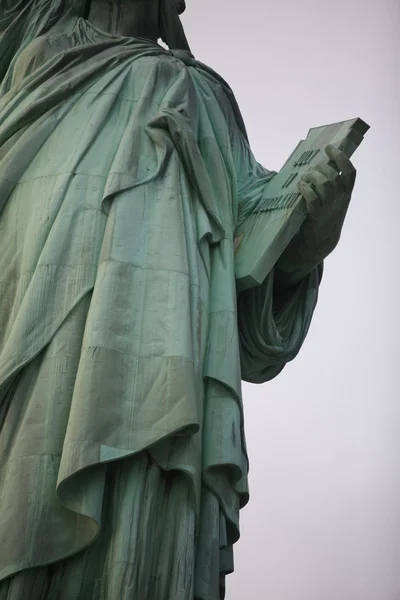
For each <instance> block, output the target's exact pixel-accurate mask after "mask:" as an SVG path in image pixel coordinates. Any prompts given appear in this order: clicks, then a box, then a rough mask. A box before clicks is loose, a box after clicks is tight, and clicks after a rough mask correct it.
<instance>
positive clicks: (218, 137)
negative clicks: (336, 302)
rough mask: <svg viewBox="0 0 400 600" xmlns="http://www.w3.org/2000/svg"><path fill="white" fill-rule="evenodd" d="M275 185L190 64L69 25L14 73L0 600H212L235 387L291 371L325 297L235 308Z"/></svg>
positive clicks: (225, 558) (237, 456)
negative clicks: (239, 241) (258, 213)
mask: <svg viewBox="0 0 400 600" xmlns="http://www.w3.org/2000/svg"><path fill="white" fill-rule="evenodd" d="M271 177H273V173H271V172H269V171H268V170H266V169H264V168H263V167H262V166H260V165H259V164H258V163H257V162H256V161H255V159H254V157H253V155H252V153H251V151H250V149H249V145H248V142H247V139H246V134H245V131H244V127H243V124H242V121H241V117H240V113H239V110H238V108H237V105H236V103H235V101H234V97H233V95H232V92H231V91H230V89H229V88H228V86H227V85H226V84H225V83H224V82H223V80H222V79H220V78H219V77H218V76H217V75H216V74H215V73H213V72H212V71H211V70H210V69H208V68H207V67H205V66H204V65H201V64H199V63H197V62H196V61H194V60H193V59H192V58H190V57H189V56H187V55H186V54H183V53H179V52H170V51H168V50H165V49H163V48H162V47H160V46H158V45H157V44H154V43H151V42H147V41H145V40H138V39H137V40H134V39H129V38H113V37H112V36H110V35H107V34H105V33H103V32H101V31H98V30H96V29H95V28H93V27H92V26H91V25H89V24H88V23H87V22H86V21H84V20H83V19H81V18H77V17H73V16H68V15H67V16H66V17H64V18H63V19H62V20H61V21H59V22H58V23H57V24H56V25H55V26H54V27H53V29H51V30H50V31H48V32H47V33H46V35H43V36H40V37H35V36H34V35H32V40H31V41H30V42H29V44H28V45H26V47H25V48H24V49H23V50H22V52H16V53H15V57H14V60H13V61H12V62H11V63H10V65H9V66H8V67H7V71H6V72H5V74H4V76H3V84H2V88H1V95H0V210H1V213H0V578H1V580H2V581H1V582H0V600H5V599H8V598H12V599H13V600H19V599H21V600H22V599H24V600H25V598H28V597H29V598H32V600H45V599H46V600H53V599H55V598H57V599H61V600H73V599H78V598H82V599H83V598H84V599H85V600H99V599H100V598H101V599H102V600H103V599H107V600H114V599H116V598H118V600H124V599H125V598H126V599H128V598H132V599H133V598H134V599H135V600H136V599H139V600H142V599H143V600H145V599H151V600H161V599H167V598H168V600H189V599H191V598H196V599H199V600H200V599H201V600H218V599H219V598H222V597H223V596H224V580H225V575H226V574H227V573H229V572H231V571H232V570H233V559H232V546H233V544H234V543H235V542H236V541H237V539H238V537H239V509H240V508H241V507H242V506H244V505H245V504H246V502H247V500H248V483H247V472H248V459H247V455H246V446H245V437H244V429H243V427H244V424H243V410H242V395H241V379H244V380H247V381H251V382H255V383H261V382H265V381H267V380H269V379H271V378H272V377H274V376H275V375H277V374H278V373H279V372H280V371H281V370H282V369H283V367H284V366H285V364H286V363H287V362H288V361H290V360H292V359H293V358H294V357H295V356H296V354H297V353H298V351H299V349H300V347H301V345H302V343H303V341H304V338H305V336H306V333H307V331H308V328H309V325H310V321H311V317H312V314H313V310H314V308H315V304H316V301H317V291H318V285H319V282H320V277H321V269H319V268H316V269H314V270H313V271H312V272H311V273H310V274H309V276H308V277H306V278H304V279H303V280H302V281H301V282H300V283H299V284H298V285H297V286H295V287H294V288H293V289H291V290H290V291H288V292H287V293H286V294H277V293H275V292H274V274H273V272H272V273H271V274H270V275H269V277H268V278H267V279H266V280H265V282H264V283H263V285H261V286H259V287H257V288H254V289H252V290H248V291H246V292H244V293H242V294H241V295H240V297H239V298H238V297H237V293H236V288H235V274H234V232H235V229H236V227H237V225H238V223H240V222H241V221H242V220H243V219H245V218H246V217H247V216H248V215H249V214H251V212H252V210H254V209H255V208H256V206H257V203H259V202H261V201H262V200H263V196H264V194H265V190H266V188H267V186H268V182H269V181H270V179H271ZM267 241H268V240H266V243H267ZM266 501H267V500H266ZM256 551H262V550H261V549H257V550H256Z"/></svg>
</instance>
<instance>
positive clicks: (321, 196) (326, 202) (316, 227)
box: [298, 145, 356, 262]
mask: <svg viewBox="0 0 400 600" xmlns="http://www.w3.org/2000/svg"><path fill="white" fill-rule="evenodd" d="M325 152H326V154H327V155H328V157H329V158H330V163H331V165H333V166H330V165H328V164H326V163H325V164H324V163H320V164H319V165H317V166H315V167H314V168H313V169H311V170H310V171H309V172H308V173H307V174H306V175H303V177H302V178H301V180H300V182H299V184H298V189H299V191H300V193H301V194H302V195H303V196H304V198H305V199H306V202H307V210H308V217H307V219H306V220H305V222H304V224H303V226H302V236H301V238H302V240H303V243H305V244H306V245H307V247H308V250H309V252H308V254H309V253H311V254H314V255H315V260H316V261H317V260H318V262H320V261H321V260H323V259H324V258H326V257H327V256H328V254H330V253H331V252H332V250H333V249H334V248H335V247H336V245H337V243H338V241H339V238H340V234H341V231H342V227H343V222H344V219H345V216H346V213H347V209H348V207H349V203H350V199H351V194H352V192H353V188H354V183H355V180H356V169H355V168H354V166H353V164H352V163H351V161H350V160H349V158H347V156H346V155H345V154H344V152H342V151H341V150H338V149H337V148H335V147H334V146H331V145H329V146H327V147H326V149H325ZM311 254H310V258H311Z"/></svg>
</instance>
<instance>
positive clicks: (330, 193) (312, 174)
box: [301, 169, 335, 208]
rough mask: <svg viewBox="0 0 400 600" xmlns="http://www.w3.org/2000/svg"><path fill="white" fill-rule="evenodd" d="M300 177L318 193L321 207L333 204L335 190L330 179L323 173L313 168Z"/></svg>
mask: <svg viewBox="0 0 400 600" xmlns="http://www.w3.org/2000/svg"><path fill="white" fill-rule="evenodd" d="M301 179H302V180H303V181H305V182H306V183H308V184H309V185H311V186H312V187H313V189H314V191H315V192H316V194H317V195H318V198H319V204H320V207H321V208H324V207H325V206H328V205H332V204H333V202H334V201H335V190H334V187H333V185H332V183H331V181H329V179H327V177H326V176H325V175H323V174H322V173H321V172H319V171H316V170H315V169H311V170H310V171H308V173H306V174H305V175H303V176H302V178H301Z"/></svg>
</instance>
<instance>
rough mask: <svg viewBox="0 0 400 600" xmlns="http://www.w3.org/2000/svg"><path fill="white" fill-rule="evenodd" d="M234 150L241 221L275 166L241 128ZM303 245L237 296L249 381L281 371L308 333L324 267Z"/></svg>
mask: <svg viewBox="0 0 400 600" xmlns="http://www.w3.org/2000/svg"><path fill="white" fill-rule="evenodd" d="M232 150H233V155H234V163H235V166H236V170H237V193H238V223H239V224H240V223H241V222H243V221H244V220H245V219H247V218H248V217H250V216H251V214H252V212H253V211H254V210H256V209H257V206H258V204H259V203H260V202H261V201H262V199H263V198H265V197H267V196H268V194H267V193H266V186H268V183H269V182H270V181H271V179H272V177H273V176H274V172H271V171H268V170H267V169H265V168H264V167H262V166H261V165H260V164H259V163H257V161H256V160H255V158H254V156H253V154H252V152H251V149H250V147H249V144H248V143H247V141H246V140H245V138H244V136H243V135H242V134H241V132H240V130H239V129H238V130H237V131H236V132H235V133H234V143H233V146H232ZM266 243H268V242H267V240H266ZM298 247H299V243H294V244H293V251H294V254H295V258H296V260H293V258H292V255H291V254H290V253H289V254H288V255H285V253H283V255H282V256H281V258H280V259H278V261H277V263H276V265H275V266H274V269H273V270H272V272H271V273H270V274H269V275H268V277H267V278H266V279H265V280H264V282H263V283H262V284H261V285H258V286H256V287H254V288H251V289H247V290H245V291H244V292H241V293H240V295H239V296H238V302H237V307H238V325H239V340H240V357H241V374H242V379H244V380H245V381H249V382H251V383H263V382H265V381H268V380H270V379H272V378H273V377H275V376H276V375H278V374H279V373H280V372H281V371H282V369H283V368H284V367H285V365H286V364H287V363H288V362H289V361H291V360H293V359H294V358H295V356H297V354H298V352H299V351H300V349H301V346H302V344H303V342H304V340H305V338H306V335H307V333H308V329H309V326H310V324H311V319H312V316H313V313H314V309H315V306H316V303H317V298H318V288H319V284H320V281H321V277H322V270H323V267H322V261H319V260H318V257H316V256H312V257H311V258H310V256H309V255H307V254H306V253H303V254H302V255H299V254H298V253H297V249H298ZM309 260H310V261H311V262H308V261H309Z"/></svg>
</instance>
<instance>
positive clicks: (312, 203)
mask: <svg viewBox="0 0 400 600" xmlns="http://www.w3.org/2000/svg"><path fill="white" fill-rule="evenodd" d="M297 189H298V190H299V192H300V194H301V195H302V196H304V198H305V200H306V203H307V210H308V214H309V215H310V217H311V218H318V216H319V214H320V213H321V210H322V205H321V199H320V196H319V194H317V193H316V191H315V190H314V189H313V188H312V187H311V185H310V184H309V183H306V182H305V181H303V180H300V181H299V182H298V184H297Z"/></svg>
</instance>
